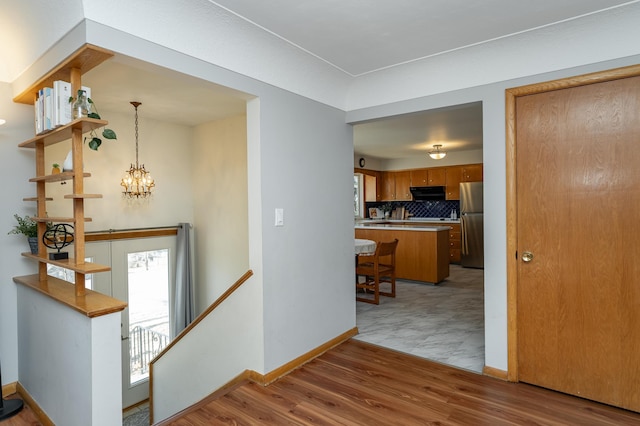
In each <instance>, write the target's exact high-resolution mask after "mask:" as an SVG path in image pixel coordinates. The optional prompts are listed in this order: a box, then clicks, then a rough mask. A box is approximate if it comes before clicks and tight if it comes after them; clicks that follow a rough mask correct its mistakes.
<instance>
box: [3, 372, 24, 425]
mask: <svg viewBox="0 0 640 426" xmlns="http://www.w3.org/2000/svg"><path fill="white" fill-rule="evenodd" d="M0 384H2V367H0ZM23 407H24V403H23V402H22V400H21V399H7V400H6V401H5V400H4V398H2V395H0V420H4V419H8V418H9V417H11V416H15V415H16V414H18V413H19V412H20V410H22V408H23Z"/></svg>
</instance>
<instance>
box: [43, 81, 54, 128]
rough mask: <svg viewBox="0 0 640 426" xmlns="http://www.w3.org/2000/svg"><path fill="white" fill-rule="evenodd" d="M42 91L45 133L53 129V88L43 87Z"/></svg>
mask: <svg viewBox="0 0 640 426" xmlns="http://www.w3.org/2000/svg"><path fill="white" fill-rule="evenodd" d="M43 91H44V123H43V128H44V130H45V131H49V130H51V129H53V124H52V123H53V88H51V87H45V88H43Z"/></svg>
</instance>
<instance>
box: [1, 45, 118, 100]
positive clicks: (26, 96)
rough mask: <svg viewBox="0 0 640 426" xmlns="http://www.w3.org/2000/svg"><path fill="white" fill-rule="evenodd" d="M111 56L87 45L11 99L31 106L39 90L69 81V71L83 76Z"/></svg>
mask: <svg viewBox="0 0 640 426" xmlns="http://www.w3.org/2000/svg"><path fill="white" fill-rule="evenodd" d="M112 56H113V52H112V51H110V50H107V49H103V48H101V47H98V46H94V45H92V44H88V43H87V44H85V45H83V46H82V47H80V48H79V49H78V50H76V51H75V52H73V53H72V54H71V55H69V56H68V57H67V58H65V59H64V60H63V61H62V62H60V63H59V64H58V65H56V67H55V68H53V69H52V70H51V71H50V72H49V73H47V74H46V75H44V76H42V78H40V79H39V80H38V81H36V82H35V83H33V84H32V85H31V86H30V87H27V88H26V89H25V90H24V91H23V92H22V93H20V94H19V95H18V96H16V97H15V98H13V101H14V102H19V103H22V104H29V105H33V100H34V99H35V94H36V93H37V92H38V90H39V89H40V88H42V87H53V82H54V81H56V80H64V81H71V76H70V74H71V69H77V70H79V71H80V74H85V73H86V72H88V71H90V70H92V69H93V68H95V67H97V66H98V65H100V64H101V63H103V62H104V61H106V60H107V59H109V58H111V57H112Z"/></svg>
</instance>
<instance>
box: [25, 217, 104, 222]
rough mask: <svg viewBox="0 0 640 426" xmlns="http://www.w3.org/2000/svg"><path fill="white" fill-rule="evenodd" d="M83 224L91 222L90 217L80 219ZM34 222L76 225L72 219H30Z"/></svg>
mask: <svg viewBox="0 0 640 426" xmlns="http://www.w3.org/2000/svg"><path fill="white" fill-rule="evenodd" d="M81 219H82V221H83V222H92V221H93V219H91V218H90V217H84V218H81ZM31 220H33V221H34V222H62V223H76V220H75V219H74V218H72V217H32V218H31Z"/></svg>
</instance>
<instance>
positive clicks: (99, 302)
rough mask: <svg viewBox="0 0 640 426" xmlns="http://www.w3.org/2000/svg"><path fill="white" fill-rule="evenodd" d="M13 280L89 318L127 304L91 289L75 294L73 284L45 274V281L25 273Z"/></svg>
mask: <svg viewBox="0 0 640 426" xmlns="http://www.w3.org/2000/svg"><path fill="white" fill-rule="evenodd" d="M13 281H14V282H15V283H17V284H21V285H24V286H26V287H29V288H32V289H34V290H36V291H38V292H40V293H42V294H44V295H46V296H48V297H50V298H52V299H53V300H56V301H58V302H60V303H62V304H63V305H66V306H68V307H70V308H71V309H74V310H76V311H78V312H80V313H81V314H83V315H86V316H87V317H89V318H95V317H99V316H102V315H108V314H112V313H115V312H120V311H122V310H124V308H126V307H127V304H126V303H125V302H123V301H121V300H118V299H114V298H113V297H109V296H106V295H104V294H102V293H98V292H96V291H92V290H86V293H85V295H84V296H76V294H75V285H74V284H71V283H70V282H67V281H64V280H61V279H58V278H55V277H51V276H47V279H46V280H45V281H40V279H39V277H38V275H37V274H36V275H25V276H22V277H14V278H13Z"/></svg>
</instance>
